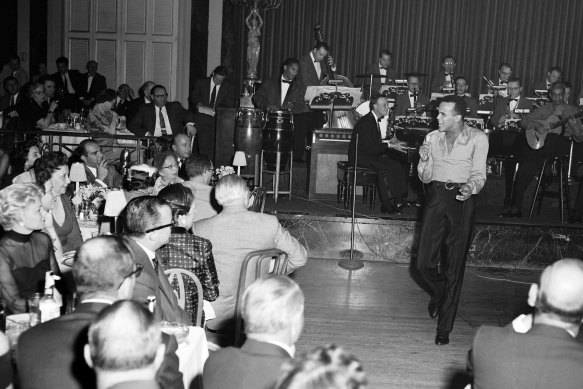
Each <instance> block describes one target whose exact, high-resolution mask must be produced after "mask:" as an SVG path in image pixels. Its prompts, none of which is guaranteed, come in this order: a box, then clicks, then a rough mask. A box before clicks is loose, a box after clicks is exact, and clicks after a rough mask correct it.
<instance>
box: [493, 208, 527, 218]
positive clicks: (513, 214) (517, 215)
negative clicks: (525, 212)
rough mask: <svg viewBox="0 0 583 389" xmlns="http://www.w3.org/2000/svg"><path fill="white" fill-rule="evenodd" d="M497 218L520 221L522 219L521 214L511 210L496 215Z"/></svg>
mask: <svg viewBox="0 0 583 389" xmlns="http://www.w3.org/2000/svg"><path fill="white" fill-rule="evenodd" d="M498 217H502V218H506V219H508V218H513V217H515V218H517V219H520V218H521V217H522V212H520V211H518V212H512V210H509V211H506V212H502V213H501V214H499V215H498Z"/></svg>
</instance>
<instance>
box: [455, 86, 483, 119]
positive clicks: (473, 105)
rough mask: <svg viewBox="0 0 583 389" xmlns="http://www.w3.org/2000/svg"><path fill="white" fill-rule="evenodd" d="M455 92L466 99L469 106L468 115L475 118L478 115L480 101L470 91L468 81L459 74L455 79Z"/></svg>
mask: <svg viewBox="0 0 583 389" xmlns="http://www.w3.org/2000/svg"><path fill="white" fill-rule="evenodd" d="M455 94H456V95H457V96H459V97H461V98H463V99H464V101H465V102H466V106H467V107H468V112H467V114H468V117H471V118H475V117H476V116H477V115H478V101H477V100H476V99H474V98H473V97H472V96H471V95H470V94H469V93H468V81H467V80H466V78H465V77H463V76H459V77H456V79H455Z"/></svg>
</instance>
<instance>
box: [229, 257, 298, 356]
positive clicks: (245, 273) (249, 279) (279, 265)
mask: <svg viewBox="0 0 583 389" xmlns="http://www.w3.org/2000/svg"><path fill="white" fill-rule="evenodd" d="M286 262H287V254H286V253H284V252H283V251H281V250H278V249H269V250H258V251H252V252H250V253H249V254H247V256H246V257H245V259H244V260H243V263H242V264H241V274H240V275H239V286H238V288H237V299H236V302H235V342H234V343H235V346H237V347H238V346H241V344H242V343H243V336H242V334H243V323H242V315H241V309H242V302H243V293H245V289H246V288H247V286H249V285H250V284H252V283H253V281H255V280H256V279H258V278H262V277H267V276H270V275H284V274H285V273H286V268H287V267H286Z"/></svg>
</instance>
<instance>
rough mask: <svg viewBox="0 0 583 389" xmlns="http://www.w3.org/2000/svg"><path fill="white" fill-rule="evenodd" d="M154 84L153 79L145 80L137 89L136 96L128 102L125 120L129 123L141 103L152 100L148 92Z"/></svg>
mask: <svg viewBox="0 0 583 389" xmlns="http://www.w3.org/2000/svg"><path fill="white" fill-rule="evenodd" d="M155 86H156V83H155V82H154V81H146V82H144V83H143V84H142V86H141V87H140V89H138V97H136V98H135V99H133V100H132V101H130V102H129V103H128V106H127V111H126V121H127V123H128V126H129V124H130V123H131V121H132V120H133V118H134V116H136V114H137V113H138V109H139V108H140V106H141V105H142V104H149V103H151V102H152V100H151V96H150V92H151V91H152V88H153V87H155Z"/></svg>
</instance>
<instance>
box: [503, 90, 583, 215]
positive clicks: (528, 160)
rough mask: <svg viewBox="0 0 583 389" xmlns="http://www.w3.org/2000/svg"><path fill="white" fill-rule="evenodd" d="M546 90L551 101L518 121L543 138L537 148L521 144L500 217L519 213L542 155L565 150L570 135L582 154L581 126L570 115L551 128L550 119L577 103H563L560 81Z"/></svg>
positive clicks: (570, 111)
mask: <svg viewBox="0 0 583 389" xmlns="http://www.w3.org/2000/svg"><path fill="white" fill-rule="evenodd" d="M550 94H551V100H552V104H546V105H543V106H542V107H539V108H537V109H536V110H535V111H534V112H533V113H531V114H530V115H527V116H526V117H525V118H524V119H522V121H521V123H520V125H521V127H522V128H524V129H525V130H527V131H536V132H537V133H538V134H539V136H541V137H542V136H545V135H546V138H545V140H544V146H543V147H542V148H540V149H538V150H534V149H532V148H530V147H525V151H524V154H523V156H522V158H521V161H520V165H519V167H518V171H517V172H516V181H515V183H514V194H513V196H512V206H511V208H510V210H509V211H507V212H504V213H502V214H500V216H501V217H522V201H523V199H524V192H525V191H526V188H527V187H528V185H529V184H530V181H531V180H532V179H533V177H534V176H535V175H536V174H537V172H538V171H539V169H540V167H541V166H542V164H543V162H544V161H545V159H547V160H548V159H549V158H553V157H555V156H561V155H568V154H569V151H570V147H571V142H570V141H571V139H573V141H574V142H575V144H574V148H573V153H574V155H583V153H582V152H583V143H581V141H583V127H582V126H581V124H580V122H579V121H578V120H575V119H573V118H570V119H569V120H568V121H567V123H566V124H565V126H563V127H558V128H554V129H553V128H552V127H553V123H555V122H558V121H561V120H563V119H568V118H569V117H570V116H572V115H575V114H576V113H578V112H579V110H578V109H577V107H575V106H573V105H570V104H566V103H565V101H564V98H565V85H564V84H563V83H561V82H556V83H554V84H553V85H552V86H551V89H550ZM547 134H548V135H547ZM540 179H542V180H543V183H544V182H545V181H548V180H547V178H546V177H544V176H543V177H541V178H540ZM543 185H544V184H543Z"/></svg>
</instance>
